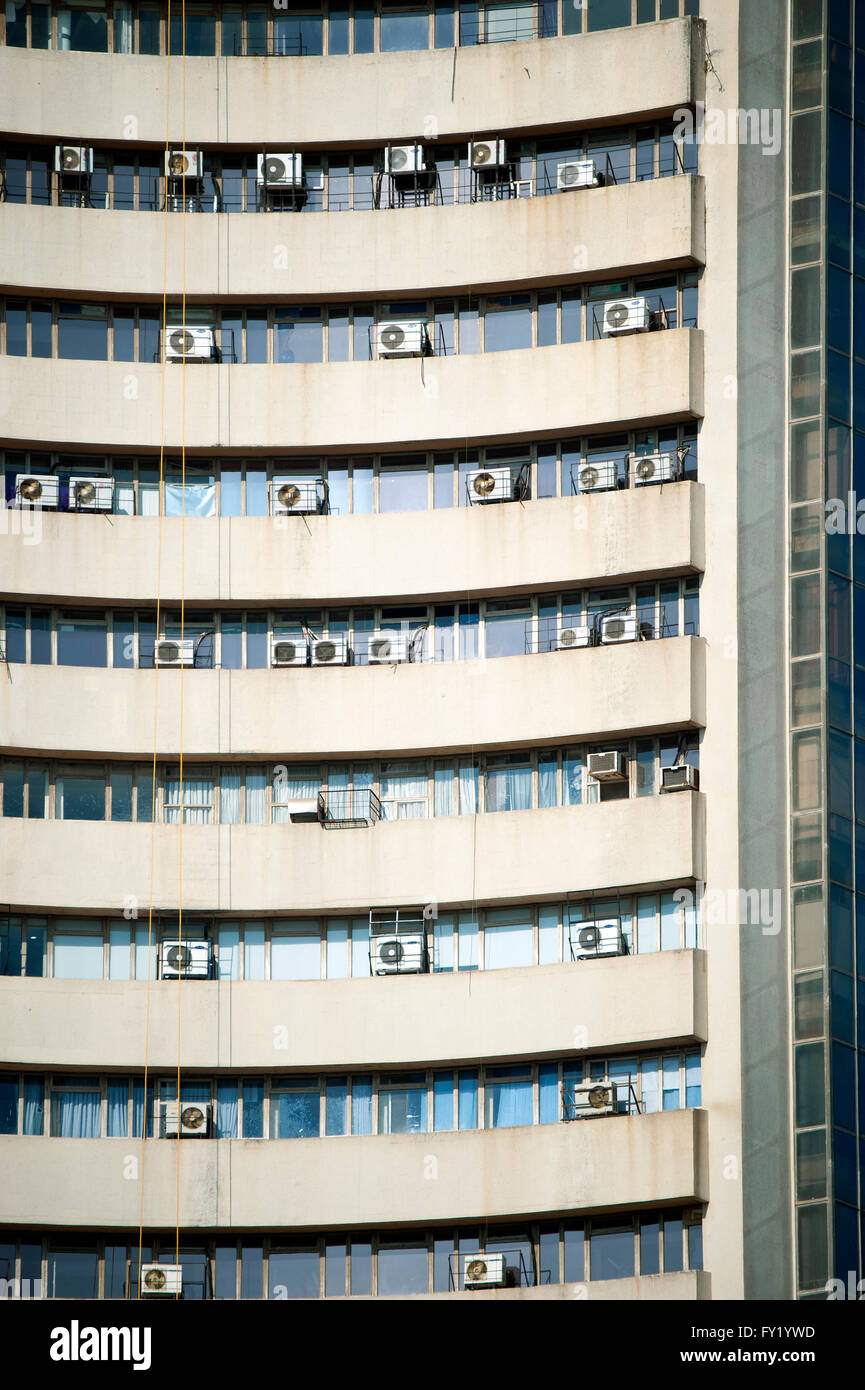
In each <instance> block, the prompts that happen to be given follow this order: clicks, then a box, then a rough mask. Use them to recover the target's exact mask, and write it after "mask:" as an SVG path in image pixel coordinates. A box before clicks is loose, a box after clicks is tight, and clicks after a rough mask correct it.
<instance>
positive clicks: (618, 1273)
mask: <svg viewBox="0 0 865 1390" xmlns="http://www.w3.org/2000/svg"><path fill="white" fill-rule="evenodd" d="M589 1258H590V1261H591V1264H590V1271H591V1278H592V1280H593V1281H594V1280H596V1279H629V1278H632V1277H633V1274H634V1230H633V1225H632V1223H631V1222H630V1221H628V1222H625V1223H622V1222H619V1221H616V1220H613V1219H605V1218H599V1219H594V1220H593V1221H592V1230H591V1240H590V1256H589Z"/></svg>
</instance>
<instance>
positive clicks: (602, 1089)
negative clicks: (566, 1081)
mask: <svg viewBox="0 0 865 1390" xmlns="http://www.w3.org/2000/svg"><path fill="white" fill-rule="evenodd" d="M623 1089H626V1088H623ZM622 1099H623V1100H624V1099H625V1097H624V1095H623V1096H622ZM618 1102H619V1087H618V1086H611V1085H610V1083H609V1081H593V1082H592V1084H591V1086H575V1087H574V1089H573V1091H571V1101H570V1108H571V1110H572V1112H573V1113H574V1117H575V1118H576V1119H580V1120H594V1119H598V1118H600V1116H602V1115H615V1114H616V1111H617V1109H618Z"/></svg>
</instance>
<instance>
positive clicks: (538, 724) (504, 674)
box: [0, 637, 706, 759]
mask: <svg viewBox="0 0 865 1390" xmlns="http://www.w3.org/2000/svg"><path fill="white" fill-rule="evenodd" d="M181 690H182V696H183V715H184V717H183V720H182V728H183V738H182V748H183V753H184V755H185V756H195V755H202V754H203V755H205V756H216V755H220V756H232V757H236V756H248V757H254V756H256V754H259V755H260V753H261V751H262V748H263V745H264V744H265V742H267V743H270V744H273V745H275V746H276V745H278V744H279V741H280V738H281V737H284V738H286V739H290V741H291V750H292V753H293V754H294V755H296V756H309V757H317V758H320V759H321V758H324V759H327V758H337V757H347V758H350V757H353V756H357V755H359V754H361V753H362V754H364V755H367V754H369V755H370V756H373V757H376V756H384V757H388V756H396V755H397V754H399V755H403V754H405V755H408V754H410V753H422V752H425V751H426V750H428V749H431V748H434V749H435V750H436V752H437V753H441V754H442V755H444V754H445V753H448V752H456V751H465V750H467V749H469V748H474V749H483V748H497V749H498V748H501V749H507V748H515V747H520V746H523V747H527V746H535V745H541V744H546V743H567V742H568V741H579V740H582V739H595V738H598V737H600V736H602V735H603V736H609V737H610V738H613V737H614V736H615V737H616V738H623V737H626V736H630V735H631V734H634V733H636V732H638V731H639V732H640V733H641V734H647V735H648V734H652V733H658V732H661V731H662V730H666V729H671V728H685V727H687V728H699V727H702V726H704V725H705V722H706V714H705V695H706V644H705V642H704V641H703V640H702V639H701V638H698V637H671V638H665V639H663V640H659V641H655V642H637V643H633V644H629V645H626V646H616V647H597V648H594V649H592V650H590V651H576V652H548V653H543V654H539V655H538V654H536V655H532V656H515V657H503V658H498V659H491V660H489V661H477V660H476V661H460V662H435V663H423V664H418V665H406V666H398V667H396V668H392V667H385V668H379V667H369V666H359V667H344V668H340V669H334V670H330V669H328V668H321V667H308V668H303V669H301V670H292V669H287V670H272V671H193V672H187V673H186V674H185V676H184V679H183V682H182V683H181V682H180V681H179V680H178V678H177V674H176V672H173V671H159V670H156V671H112V670H103V671H92V670H89V669H86V668H81V667H74V666H73V667H67V666H17V667H15V668H14V671H13V679H12V680H11V681H8V680H3V681H2V682H0V725H2V728H3V730H4V732H3V734H2V735H0V737H2V739H3V743H4V745H5V746H6V747H8V748H9V749H16V750H18V749H27V751H28V752H29V753H36V752H41V751H51V752H53V751H56V750H58V749H60V750H62V751H63V756H64V757H66V756H69V757H71V756H74V755H76V754H82V755H89V754H100V753H101V754H103V755H111V756H116V757H123V758H126V757H132V758H144V759H147V758H148V757H152V756H153V729H154V710H156V720H157V723H156V727H157V730H158V744H159V751H160V752H161V753H162V754H163V755H171V754H178V753H179V752H180V749H181V699H180V695H181Z"/></svg>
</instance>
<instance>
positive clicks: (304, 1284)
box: [267, 1249, 319, 1298]
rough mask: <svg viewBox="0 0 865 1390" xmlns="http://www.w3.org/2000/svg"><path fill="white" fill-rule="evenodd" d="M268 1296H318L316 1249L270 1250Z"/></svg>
mask: <svg viewBox="0 0 865 1390" xmlns="http://www.w3.org/2000/svg"><path fill="white" fill-rule="evenodd" d="M268 1264H269V1269H268V1285H267V1289H268V1298H318V1296H319V1279H318V1250H317V1249H306V1250H281V1251H271V1254H270V1260H269V1262H268Z"/></svg>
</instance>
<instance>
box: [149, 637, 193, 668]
mask: <svg viewBox="0 0 865 1390" xmlns="http://www.w3.org/2000/svg"><path fill="white" fill-rule="evenodd" d="M153 664H154V666H194V665H195V638H194V637H184V638H180V637H160V639H159V641H158V642H157V643H156V646H155V647H154V648H153Z"/></svg>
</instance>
